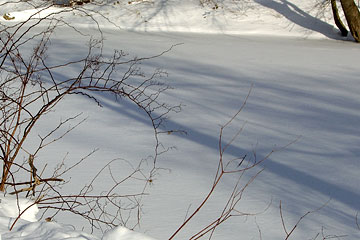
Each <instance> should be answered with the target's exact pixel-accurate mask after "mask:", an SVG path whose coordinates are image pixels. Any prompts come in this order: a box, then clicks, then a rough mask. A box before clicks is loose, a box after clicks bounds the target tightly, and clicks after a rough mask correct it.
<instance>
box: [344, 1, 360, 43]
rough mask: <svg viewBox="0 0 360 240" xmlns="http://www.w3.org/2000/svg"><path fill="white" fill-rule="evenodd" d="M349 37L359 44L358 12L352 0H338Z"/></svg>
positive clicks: (359, 22)
mask: <svg viewBox="0 0 360 240" xmlns="http://www.w3.org/2000/svg"><path fill="white" fill-rule="evenodd" d="M340 2H341V6H342V9H343V11H344V14H345V18H346V21H347V24H348V26H349V28H350V32H351V35H352V36H353V37H354V39H355V41H356V42H360V12H359V9H358V7H357V6H356V4H355V1H354V0H340Z"/></svg>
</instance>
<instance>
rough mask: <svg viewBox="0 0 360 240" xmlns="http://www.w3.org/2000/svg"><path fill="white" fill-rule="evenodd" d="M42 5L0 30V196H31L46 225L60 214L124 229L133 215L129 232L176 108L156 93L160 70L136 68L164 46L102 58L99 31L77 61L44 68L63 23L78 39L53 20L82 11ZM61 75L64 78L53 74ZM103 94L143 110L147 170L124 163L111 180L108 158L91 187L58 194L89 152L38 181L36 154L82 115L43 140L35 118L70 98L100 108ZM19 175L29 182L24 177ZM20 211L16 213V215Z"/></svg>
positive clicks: (161, 84) (161, 85)
mask: <svg viewBox="0 0 360 240" xmlns="http://www.w3.org/2000/svg"><path fill="white" fill-rule="evenodd" d="M49 7H51V5H46V6H45V7H43V8H40V9H38V8H35V9H36V13H34V14H33V15H31V16H30V17H29V18H28V19H27V20H25V21H23V22H19V23H14V24H12V23H9V24H8V25H2V26H1V29H0V35H1V40H0V42H1V43H0V44H1V45H0V49H1V54H0V112H1V120H0V159H1V160H2V163H3V167H2V176H1V181H0V191H2V192H3V193H4V194H15V195H16V196H25V197H31V198H32V199H33V200H34V204H37V205H38V206H39V208H40V209H43V210H44V212H43V216H45V215H44V214H45V213H46V214H47V215H50V217H47V220H51V219H52V218H53V217H54V216H55V215H56V214H58V213H59V212H64V211H65V212H71V213H74V214H76V215H78V216H81V217H83V218H85V219H86V220H88V222H89V223H90V226H91V227H92V229H94V228H98V229H103V227H105V228H106V227H113V226H117V225H124V226H126V225H127V224H128V223H129V222H131V221H130V220H129V219H130V218H135V220H134V221H132V226H129V227H130V228H134V227H135V226H137V225H138V224H139V220H140V215H141V210H140V209H141V205H142V198H143V196H144V195H145V189H146V188H147V186H148V185H149V182H150V181H151V179H152V178H153V176H154V175H155V174H156V171H157V167H156V160H157V158H158V156H159V155H160V154H161V153H163V152H164V151H166V149H164V147H163V146H162V145H161V143H160V141H159V134H161V131H159V127H160V126H161V125H162V123H163V120H164V118H165V117H166V115H167V114H168V113H169V112H171V111H180V106H170V105H168V104H166V103H164V102H162V101H161V100H160V95H161V94H162V93H163V92H164V91H166V90H168V89H169V88H170V87H169V86H168V85H167V84H165V83H164V82H163V81H162V80H161V78H162V77H164V76H166V72H164V71H162V70H161V69H156V70H154V72H152V73H150V74H148V73H145V72H143V71H142V70H141V68H140V64H141V63H142V62H144V61H146V60H148V59H151V58H156V57H159V56H161V55H162V54H164V53H166V52H167V51H170V50H171V48H170V49H168V50H166V51H164V52H162V53H160V54H159V55H157V56H152V57H148V58H129V57H128V55H127V54H126V53H125V52H123V51H117V50H116V51H114V52H113V55H112V56H106V55H105V54H104V53H103V38H102V33H101V30H100V29H99V35H100V38H99V39H91V40H90V41H89V43H88V48H87V52H86V54H85V55H84V56H79V57H78V58H77V59H76V60H69V61H67V62H61V63H55V64H51V62H52V61H50V60H51V57H50V56H48V55H47V51H48V48H49V47H51V45H49V43H50V41H51V37H52V35H53V34H54V32H56V30H57V28H58V26H59V25H62V26H67V27H69V28H70V29H71V30H73V31H74V32H76V33H77V34H79V35H84V34H83V33H82V30H81V29H77V28H75V27H74V26H72V25H71V23H69V22H65V21H64V20H63V19H62V18H61V17H60V15H61V14H63V13H67V12H71V11H81V8H76V9H75V8H64V9H62V10H60V11H58V12H56V13H50V14H46V13H45V10H46V9H48V8H49ZM88 17H90V18H91V16H88ZM94 21H95V20H94ZM94 24H97V22H94ZM53 62H56V61H53ZM68 69H71V70H74V69H77V72H76V73H75V74H73V75H68V74H66V73H68V72H71V71H68ZM60 72H61V73H62V75H63V77H57V76H58V75H57V73H60ZM102 94H108V95H111V96H113V99H114V101H119V100H121V101H130V102H131V103H133V104H134V105H135V106H137V107H138V109H139V111H142V112H144V113H145V115H146V116H147V118H148V121H149V123H150V125H151V126H152V129H153V132H154V138H155V145H154V153H153V157H152V162H151V163H150V166H151V167H150V168H148V170H146V172H145V170H144V168H143V165H144V161H141V162H140V163H139V164H138V165H136V164H135V165H134V166H133V165H132V164H131V163H130V162H126V164H128V165H129V166H131V168H130V169H131V170H130V172H129V174H128V175H127V176H125V177H124V176H123V177H120V178H117V177H115V176H114V175H113V174H112V172H111V166H112V165H113V164H115V162H116V160H114V161H111V162H110V163H108V164H106V165H105V166H104V168H103V169H99V172H98V174H96V176H95V177H94V178H93V180H92V181H91V182H89V183H84V184H85V185H84V188H83V189H82V190H81V191H80V192H78V193H75V194H71V195H67V194H64V193H63V192H62V191H61V187H62V185H63V184H65V183H67V182H66V181H64V179H62V176H63V175H64V174H65V173H67V172H68V171H70V170H73V169H74V168H75V167H76V166H77V165H79V164H81V163H82V162H83V161H84V160H85V159H86V158H87V157H88V156H90V155H91V154H92V153H94V151H93V152H91V153H90V154H89V155H88V156H85V157H84V158H83V159H80V160H79V162H77V163H75V164H73V165H71V166H67V165H66V164H65V162H61V163H59V165H58V167H57V168H56V169H55V170H54V172H53V174H52V175H51V176H43V171H44V169H45V168H46V165H45V166H42V169H41V170H40V169H38V168H39V166H37V165H38V164H37V157H38V155H39V153H40V152H41V151H44V149H46V147H47V146H49V145H50V144H53V143H54V142H56V141H59V140H60V139H62V138H63V137H64V136H65V135H66V134H68V133H69V132H71V131H72V130H73V129H74V128H76V126H78V125H79V124H81V123H82V122H83V121H84V119H80V116H81V114H77V115H75V116H70V117H66V118H65V120H62V121H60V122H59V123H58V124H57V126H55V127H54V128H53V129H51V130H49V131H48V132H47V133H46V134H43V135H38V134H37V133H36V130H35V129H36V126H37V125H38V124H39V120H40V119H44V118H46V117H47V116H48V114H49V113H50V112H51V111H53V110H54V109H56V108H57V106H58V104H59V102H61V101H62V100H63V99H65V98H67V97H69V96H71V95H80V96H83V97H86V98H88V99H89V100H90V101H91V102H93V103H94V104H96V105H99V106H101V100H99V96H101V95H102ZM74 121H75V125H74V126H72V127H69V126H70V125H69V124H70V123H71V122H74ZM37 135H38V144H37V145H36V146H35V147H34V146H32V148H28V147H27V145H26V143H27V141H28V140H29V138H30V137H31V136H37ZM33 145H34V144H33ZM147 164H149V163H147ZM106 171H107V173H106V174H107V175H108V176H109V178H110V179H111V181H112V183H113V184H112V185H111V186H106V188H103V189H101V192H100V193H96V191H95V190H94V183H95V182H96V181H97V178H98V176H99V175H101V174H104V173H105V172H106ZM25 176H28V177H29V180H26V179H24V178H25ZM127 181H141V183H142V186H143V187H142V188H141V189H140V190H139V191H137V192H135V193H128V194H119V193H118V191H117V190H118V188H119V186H120V185H121V184H124V183H125V182H127ZM109 209H112V210H109ZM114 209H115V210H114ZM25 211H26V209H25ZM23 212H24V211H23ZM23 212H20V213H19V217H18V218H20V217H21V215H22V214H23ZM49 212H52V213H49ZM17 220H18V219H16V220H15V222H14V223H13V224H12V226H11V228H13V226H14V225H15V223H16V222H17ZM134 222H135V223H134Z"/></svg>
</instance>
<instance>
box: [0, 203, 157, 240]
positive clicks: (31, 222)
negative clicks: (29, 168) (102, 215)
mask: <svg viewBox="0 0 360 240" xmlns="http://www.w3.org/2000/svg"><path fill="white" fill-rule="evenodd" d="M27 208H28V209H27ZM25 209H27V210H26V211H25V212H24V214H22V215H21V218H20V219H19V220H17V223H16V225H15V227H14V229H13V230H12V231H8V229H9V228H10V227H11V226H12V224H13V223H14V221H15V219H16V218H17V217H18V216H19V212H21V211H23V210H25ZM38 211H39V210H38V208H37V206H36V205H33V202H32V201H30V200H28V199H23V198H19V199H16V198H14V197H11V196H7V197H3V196H1V197H0V240H4V239H9V240H10V239H12V240H33V239H38V240H60V239H72V240H99V238H98V237H96V236H93V235H91V234H87V233H84V232H81V231H77V230H75V229H74V227H73V226H71V225H60V224H58V223H55V222H45V221H42V222H38V221H37V220H36V214H37V213H38ZM101 239H102V240H154V239H153V238H150V237H147V236H145V235H143V234H141V233H136V232H134V231H131V230H129V229H127V228H124V227H121V226H119V227H117V228H114V229H112V230H110V231H108V232H106V233H105V234H104V236H103V237H102V238H101Z"/></svg>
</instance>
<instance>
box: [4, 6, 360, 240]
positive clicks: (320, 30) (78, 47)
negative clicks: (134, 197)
mask: <svg viewBox="0 0 360 240" xmlns="http://www.w3.org/2000/svg"><path fill="white" fill-rule="evenodd" d="M4 2H6V1H5V0H1V1H0V3H4ZM32 2H33V3H36V4H38V5H41V4H43V3H44V2H43V1H40V0H37V1H32ZM203 2H211V1H203ZM219 2H224V3H226V4H230V6H232V7H229V8H225V7H223V6H222V5H219V6H218V8H217V9H213V8H214V5H211V3H210V4H205V5H204V6H202V5H201V4H200V3H199V1H195V0H183V1H178V0H168V1H165V0H146V1H145V0H144V1H135V0H134V1H129V0H126V1H122V0H120V1H107V4H106V5H101V4H99V5H91V4H89V5H84V6H83V7H84V8H87V9H89V10H92V11H91V12H92V14H93V16H94V18H96V19H98V21H99V24H100V25H101V27H102V28H103V34H104V36H105V49H104V51H105V52H106V51H109V52H111V51H112V49H119V48H120V49H124V50H126V51H128V52H130V53H131V54H133V55H134V56H152V55H156V54H158V53H159V52H162V51H164V50H166V49H168V48H169V47H170V46H172V45H174V44H179V43H181V45H178V46H177V47H175V48H173V49H172V50H171V51H170V52H169V53H167V54H165V55H164V56H161V57H159V58H156V59H152V60H151V61H149V62H147V63H146V62H144V63H143V68H144V70H145V71H147V70H149V69H153V68H157V67H161V68H164V69H165V70H166V71H167V72H168V73H169V81H170V84H171V86H173V87H174V90H171V91H169V92H166V93H165V96H164V98H165V101H166V102H167V103H169V104H175V105H176V104H179V103H181V104H183V105H184V108H183V110H182V111H181V112H180V113H178V114H171V115H170V118H169V119H168V121H167V123H166V124H167V127H169V128H174V129H180V130H186V132H187V135H185V134H183V135H182V134H170V135H168V136H166V137H164V139H163V140H162V141H163V142H164V143H165V144H167V145H168V146H176V150H172V151H170V152H168V153H167V154H165V155H163V156H162V157H161V159H159V161H158V164H159V167H161V168H163V169H166V170H164V172H161V174H159V175H158V176H156V179H154V182H153V185H152V186H151V188H150V190H149V191H150V195H149V196H148V197H147V198H146V201H145V204H144V206H143V212H144V215H143V218H142V224H141V227H140V228H138V229H136V231H138V232H143V233H145V234H147V235H149V236H153V237H155V238H157V239H167V238H168V237H169V236H171V234H172V233H173V232H174V231H175V230H176V228H177V227H178V226H179V225H180V224H181V223H182V222H183V221H184V217H185V215H186V214H187V212H188V210H189V211H190V212H191V210H194V209H195V206H197V204H199V202H200V201H201V200H202V199H203V197H204V196H205V195H206V193H207V192H208V190H209V188H210V184H211V182H212V180H213V176H214V174H215V170H216V166H217V162H218V150H217V147H218V138H219V126H220V125H221V124H224V123H225V122H226V121H228V120H229V118H230V117H231V116H232V114H233V113H235V112H236V111H237V110H238V109H239V107H240V106H241V104H242V103H243V101H244V99H245V97H246V95H247V94H248V92H249V89H250V88H251V86H252V85H253V88H252V92H251V95H250V98H249V100H248V102H247V104H246V107H245V109H244V110H243V112H242V113H241V115H240V119H237V120H235V121H234V123H233V125H231V127H230V128H229V129H227V131H226V132H225V136H226V137H225V139H227V140H229V138H231V136H232V135H231V134H232V133H234V132H236V131H237V130H239V128H241V126H243V124H244V123H246V124H245V127H244V130H243V132H242V133H241V134H240V136H239V139H238V141H236V142H234V143H233V144H232V146H231V147H230V148H229V149H228V151H227V154H226V157H227V158H228V159H232V158H236V157H239V156H244V155H247V156H251V155H252V154H253V152H256V156H257V157H258V158H259V159H261V158H262V157H264V156H266V154H267V153H269V152H270V151H271V150H273V149H279V148H281V146H286V145H288V144H289V143H290V142H294V140H296V141H295V142H294V143H292V144H291V145H289V146H287V147H286V148H285V149H282V150H281V151H278V152H276V153H274V154H273V155H271V157H270V158H269V159H267V161H266V162H265V164H264V165H262V166H261V168H262V167H263V168H265V170H264V171H263V172H262V174H261V175H259V176H258V177H257V178H256V180H255V182H254V183H253V184H252V185H251V186H250V187H249V188H248V189H247V191H245V193H244V196H243V198H242V200H241V204H240V207H239V211H242V212H244V213H248V212H250V213H259V214H257V215H255V216H253V215H250V216H247V217H245V218H234V219H231V220H229V222H226V224H225V225H223V226H222V227H221V228H219V229H218V230H217V231H216V232H215V234H214V237H213V239H217V240H229V239H239V236H241V239H260V238H261V237H262V239H284V236H285V234H284V230H283V226H282V222H281V219H280V214H279V201H280V200H281V202H282V211H283V216H284V220H285V225H286V226H287V229H288V230H289V229H291V228H292V226H294V225H295V224H296V222H297V221H298V220H299V218H300V217H301V216H303V215H304V214H305V213H306V212H308V211H312V210H315V209H318V208H319V207H321V206H322V208H321V209H320V210H318V211H316V212H314V213H312V214H310V215H308V216H307V217H306V218H305V219H303V220H302V222H301V224H299V225H298V226H297V228H296V230H295V231H294V235H293V239H314V238H315V236H317V234H320V235H319V237H318V238H316V239H319V238H320V236H321V234H323V236H321V237H322V238H326V237H327V238H330V237H334V238H335V237H336V236H338V238H340V239H350V240H352V239H354V240H355V239H360V230H359V229H358V226H357V225H356V216H357V213H358V212H360V201H359V199H360V185H359V184H358V183H359V172H360V161H359V155H360V150H359V146H360V130H359V129H360V128H359V123H360V113H359V109H360V94H359V93H360V84H359V75H360V70H359V69H360V68H359V64H358V59H359V55H360V49H359V46H358V45H356V44H355V43H353V42H352V38H351V36H348V37H346V38H342V37H341V36H340V34H339V31H338V30H337V29H336V28H335V27H334V24H333V20H332V18H331V10H330V9H329V7H324V8H323V7H317V6H319V5H318V3H320V2H323V1H313V0H288V1H287V0H249V1H233V0H224V1H219ZM226 4H225V5H226ZM225 5H224V6H225ZM40 7H41V8H44V7H45V6H40ZM39 9H40V8H38V9H37V10H34V9H33V7H32V6H31V5H29V4H27V3H26V2H21V3H16V4H6V5H3V6H2V8H1V9H0V16H4V14H7V16H9V17H10V18H11V20H5V19H4V18H3V17H0V18H1V20H0V22H1V23H2V24H16V23H17V22H20V21H23V20H26V19H27V18H28V17H30V16H33V17H37V11H39ZM61 10H62V8H60V7H58V6H53V7H50V8H46V10H44V11H41V13H40V14H51V13H52V12H59V11H61ZM101 15H103V16H106V17H107V18H108V19H110V20H111V21H112V22H113V24H109V22H108V21H107V20H105V19H103V18H102V16H101ZM61 16H62V17H63V18H64V19H67V20H69V19H70V20H71V22H72V23H73V24H74V25H75V26H77V27H78V28H81V29H83V30H84V31H85V30H86V31H88V33H89V34H90V35H92V34H94V35H95V34H97V31H96V27H97V26H96V25H95V24H94V23H93V21H91V20H89V18H86V17H84V16H83V15H82V14H81V13H79V12H77V13H76V14H73V13H61ZM12 18H13V19H12ZM85 48H86V47H85ZM64 49H66V52H64ZM84 51H85V52H86V49H84V42H82V41H80V40H79V38H77V37H74V34H73V32H71V31H70V30H67V31H61V33H60V32H56V33H55V35H54V37H53V39H52V41H51V47H50V48H49V61H52V62H54V63H58V62H62V61H63V60H66V61H68V60H71V59H73V58H75V57H76V56H78V55H82V54H83V53H84ZM72 71H73V72H76V69H71V70H69V72H67V73H63V74H71V73H72ZM149 71H151V70H149ZM102 100H103V103H104V104H103V105H104V107H103V108H101V109H98V108H97V107H96V106H93V105H91V104H89V99H85V98H82V97H80V96H79V97H74V98H72V99H71V100H68V101H66V100H65V101H64V102H63V103H62V105H61V109H62V111H57V112H56V113H54V114H53V115H51V116H52V119H50V120H49V121H48V122H44V123H43V124H44V125H43V128H46V127H49V126H51V122H56V121H58V119H61V118H62V117H64V114H65V115H66V116H72V115H73V114H74V113H78V112H83V113H84V114H85V115H87V116H88V120H87V121H86V122H85V123H84V124H83V125H81V126H79V127H78V128H77V129H76V132H73V133H71V134H69V135H68V136H67V137H66V138H65V139H64V141H61V142H59V143H57V144H56V145H54V146H53V147H49V148H48V152H46V153H43V155H41V157H42V158H43V159H52V160H53V161H55V162H58V161H60V160H61V159H62V156H63V155H62V154H63V153H66V152H70V154H71V156H70V160H71V159H72V160H74V161H76V160H77V159H79V158H81V156H84V155H86V154H87V153H88V152H89V151H91V150H92V149H94V148H99V149H100V150H99V151H98V152H97V153H96V154H95V155H93V156H92V157H91V158H90V159H89V160H88V161H91V166H92V168H94V169H99V168H101V167H102V166H103V163H104V162H102V161H110V160H112V159H115V158H119V157H120V158H122V159H129V160H137V159H142V158H146V157H147V156H148V155H151V154H152V153H153V152H152V148H153V140H152V132H151V126H150V125H149V123H148V122H147V121H146V119H145V118H144V116H142V115H141V114H139V113H138V111H137V109H136V108H134V106H131V105H130V104H128V103H127V102H122V101H120V102H118V103H114V102H112V101H110V100H109V99H108V96H103V97H102ZM84 106H86V107H84ZM89 129H91V131H89ZM41 130H42V129H39V130H38V131H41ZM137 146H140V147H137ZM99 159H100V160H101V161H100V160H99ZM54 164H55V163H54ZM92 168H88V167H85V168H81V169H79V170H78V172H77V174H76V175H75V176H72V181H73V182H75V183H82V182H84V181H85V182H86V179H89V178H91V177H89V176H92V175H91V174H95V173H96V171H95V170H94V169H92ZM261 168H260V167H259V168H258V169H256V170H260V169H261ZM167 170H169V171H167ZM122 171H123V166H118V167H116V168H114V169H113V172H114V173H116V174H117V175H121V174H123V172H122ZM246 177H251V173H249V175H248V176H246ZM233 183H234V179H233V178H227V179H225V180H224V182H222V185H221V189H220V190H219V191H218V192H216V194H215V196H214V198H213V199H211V201H210V202H209V203H208V205H206V207H205V208H204V209H203V212H202V213H201V214H199V216H197V217H196V218H195V219H194V221H193V222H192V224H190V225H189V226H188V227H187V228H185V229H184V231H183V232H181V233H180V235H179V236H178V238H177V239H188V238H189V236H191V234H192V233H196V232H197V231H198V230H199V229H201V228H202V227H204V226H206V225H207V224H208V223H209V221H211V220H212V219H214V217H216V216H218V214H219V211H221V210H222V207H223V205H224V203H225V202H226V200H227V197H228V194H229V191H231V190H232V187H231V186H233ZM103 184H106V182H104V183H103ZM76 187H78V186H73V188H74V189H75V188H76ZM67 190H68V191H69V192H72V191H73V189H72V187H70V189H67ZM0 199H1V203H0V231H1V233H2V234H1V238H2V239H41V240H43V239H53V240H58V239H74V240H78V239H91V240H93V239H104V240H115V239H116V240H132V239H134V240H135V239H136V240H150V239H153V238H150V237H147V236H145V235H143V234H142V233H138V232H134V231H131V230H128V229H126V228H124V227H117V228H114V229H112V230H109V231H108V232H105V233H104V235H102V233H94V234H89V233H85V232H89V231H88V229H87V228H86V227H85V228H84V231H85V232H82V231H79V230H78V229H82V227H83V226H84V224H83V223H80V222H79V221H78V220H77V219H75V218H72V217H69V216H65V217H62V218H61V217H59V218H57V219H55V222H44V221H43V220H41V221H37V218H36V213H37V212H38V209H37V207H36V206H32V207H31V208H30V209H29V210H28V211H26V212H25V214H23V215H22V216H21V219H20V220H19V222H18V224H17V225H16V227H15V228H14V229H13V230H12V231H11V232H9V231H8V228H9V227H10V225H11V223H12V222H13V221H14V218H16V217H17V216H18V213H19V207H20V210H21V209H25V208H26V207H27V206H29V205H31V202H29V201H28V200H25V199H15V198H11V197H8V196H6V197H1V198H0ZM264 210H265V211H264ZM85 224H86V223H85ZM344 236H346V237H344Z"/></svg>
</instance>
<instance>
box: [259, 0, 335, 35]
mask: <svg viewBox="0 0 360 240" xmlns="http://www.w3.org/2000/svg"><path fill="white" fill-rule="evenodd" d="M254 1H255V2H256V3H258V4H260V5H262V6H265V7H267V8H271V9H273V10H275V11H277V12H278V13H280V14H281V15H283V16H284V17H286V18H287V19H288V20H290V21H291V22H293V23H295V24H297V25H299V26H301V27H303V28H306V29H309V30H311V31H314V32H319V33H321V34H323V35H325V36H326V37H328V38H331V39H336V40H339V39H342V38H341V36H340V33H338V34H336V33H335V31H334V27H333V26H332V25H330V24H328V23H326V22H324V21H322V20H320V19H318V18H316V17H313V16H311V15H310V14H308V13H306V12H305V11H303V10H302V9H300V8H299V7H298V6H296V5H295V4H293V3H291V2H289V1H287V0H281V2H276V1H274V0H265V1H264V0H254Z"/></svg>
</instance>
